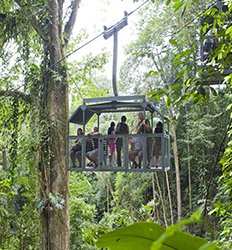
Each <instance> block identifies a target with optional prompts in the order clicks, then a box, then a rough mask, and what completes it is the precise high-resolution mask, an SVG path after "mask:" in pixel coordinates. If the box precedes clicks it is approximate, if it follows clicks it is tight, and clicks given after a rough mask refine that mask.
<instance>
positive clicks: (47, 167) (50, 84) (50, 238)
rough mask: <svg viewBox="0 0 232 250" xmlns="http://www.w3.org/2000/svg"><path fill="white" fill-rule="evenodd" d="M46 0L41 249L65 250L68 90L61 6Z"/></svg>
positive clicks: (67, 231) (66, 230)
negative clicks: (47, 17)
mask: <svg viewBox="0 0 232 250" xmlns="http://www.w3.org/2000/svg"><path fill="white" fill-rule="evenodd" d="M59 2H60V1H56V0H48V9H49V17H50V22H49V27H48V41H44V49H45V59H44V63H43V67H44V69H43V80H42V92H41V103H40V107H39V109H40V111H41V112H40V113H41V117H40V119H41V126H40V127H41V128H42V132H41V133H42V134H41V137H42V139H41V149H40V163H39V170H40V173H39V176H40V183H41V189H40V192H41V202H42V203H43V210H42V213H41V224H42V246H41V249H42V250H68V249H69V216H68V204H67V203H68V150H67V149H68V141H67V139H68V137H67V135H68V88H67V79H66V70H65V68H64V67H62V65H61V63H60V60H61V59H62V57H63V50H62V47H63V46H62V44H61V41H62V34H61V28H60V25H61V23H62V20H61V15H60V13H62V10H61V8H62V6H59Z"/></svg>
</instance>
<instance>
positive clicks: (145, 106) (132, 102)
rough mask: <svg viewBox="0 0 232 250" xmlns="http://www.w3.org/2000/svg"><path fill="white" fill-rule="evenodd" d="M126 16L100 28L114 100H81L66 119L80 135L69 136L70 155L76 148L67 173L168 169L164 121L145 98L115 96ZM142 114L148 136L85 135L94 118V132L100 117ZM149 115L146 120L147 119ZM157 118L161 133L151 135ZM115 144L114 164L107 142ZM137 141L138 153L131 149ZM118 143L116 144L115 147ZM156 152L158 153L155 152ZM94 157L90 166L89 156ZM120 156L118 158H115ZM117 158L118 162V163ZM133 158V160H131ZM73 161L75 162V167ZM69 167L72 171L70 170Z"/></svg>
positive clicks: (154, 106)
mask: <svg viewBox="0 0 232 250" xmlns="http://www.w3.org/2000/svg"><path fill="white" fill-rule="evenodd" d="M127 17H128V14H127V12H125V13H124V18H123V19H121V21H119V22H117V23H116V24H115V25H113V26H110V27H109V28H107V27H104V32H103V33H104V34H103V37H104V38H105V39H108V38H110V37H112V36H113V42H114V43H113V68H112V85H113V92H114V95H115V96H114V97H102V98H91V99H84V100H83V105H81V106H80V107H78V108H77V109H76V111H75V112H74V113H73V115H72V116H71V117H70V122H71V123H75V124H78V125H82V126H83V134H82V135H79V136H78V138H77V136H76V135H75V136H70V140H69V142H70V143H69V145H70V150H71V151H72V148H73V146H74V145H75V144H76V145H77V150H76V151H72V152H71V159H70V164H71V165H72V166H70V167H71V169H75V170H76V171H113V172H117V171H123V172H151V171H156V170H168V169H169V168H170V139H169V133H168V132H166V131H167V130H165V126H164V125H165V124H164V117H163V115H162V114H161V112H159V110H158V109H157V107H156V105H155V104H154V103H152V102H149V101H147V100H146V98H145V96H118V91H117V81H116V80H117V79H116V78H117V54H118V32H119V31H120V30H121V29H122V28H124V27H125V26H126V25H127V24H128V21H127ZM115 112H118V113H121V114H122V115H124V114H125V113H126V112H143V114H144V115H143V117H144V118H145V117H149V118H150V120H151V122H150V123H151V128H152V129H151V132H150V133H139V134H138V133H136V134H120V133H116V134H114V135H105V134H97V135H96V134H91V135H86V133H85V132H86V129H85V128H86V124H87V123H88V121H89V120H90V119H91V117H93V116H94V115H97V117H98V126H97V127H98V130H99V127H100V116H101V114H103V113H115ZM148 113H149V116H147V115H148ZM155 115H157V116H158V117H159V118H160V119H161V121H162V126H163V129H162V132H160V133H154V129H153V117H154V116H155ZM112 140H113V141H115V144H116V147H118V146H119V145H120V150H118V149H119V148H116V149H117V150H116V151H117V155H116V157H117V158H118V159H117V161H115V160H113V159H112V155H111V157H109V155H110V154H109V152H108V145H109V141H112ZM90 141H92V142H93V141H94V142H95V149H94V150H92V151H93V152H92V151H88V145H89V142H90ZM136 141H137V142H138V141H139V144H140V145H141V146H140V148H139V150H138V148H137V150H134V148H133V146H134V145H135V144H136ZM118 142H120V143H118ZM117 145H118V146H117ZM157 149H158V150H157ZM90 152H92V153H91V154H93V155H94V164H92V163H93V162H91V161H93V155H92V156H91V155H90ZM119 155H120V157H118V156H119ZM119 158H120V161H119ZM132 158H133V159H132ZM76 161H78V166H77V163H76ZM72 167H73V168H72Z"/></svg>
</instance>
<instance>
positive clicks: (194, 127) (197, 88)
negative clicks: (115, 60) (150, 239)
mask: <svg viewBox="0 0 232 250" xmlns="http://www.w3.org/2000/svg"><path fill="white" fill-rule="evenodd" d="M84 1H85V0H82V1H81V0H72V1H71V0H70V1H69V0H67V1H66V0H37V1H35V0H1V2H0V65H1V71H0V128H1V129H0V249H2V250H5V249H9V250H14V249H21V250H27V249H28V250H30V249H33V250H35V249H43V250H48V249H49V250H67V249H73V250H74V249H80V250H91V249H99V248H97V247H96V242H97V240H98V239H99V237H100V236H102V235H103V234H105V233H107V232H110V231H112V230H113V229H116V228H121V227H124V226H128V225H131V224H133V223H135V222H141V221H153V222H155V223H158V224H160V225H162V226H164V227H168V226H170V225H172V224H175V223H180V221H181V220H182V219H184V218H193V217H194V215H193V216H192V217H191V215H192V214H193V213H194V212H195V211H198V212H197V215H196V213H195V217H197V218H195V217H194V218H195V219H189V222H188V223H186V224H187V225H185V226H184V228H185V230H186V231H188V232H190V233H191V234H194V235H197V236H201V237H203V238H205V239H207V240H209V241H214V242H215V243H216V244H217V245H218V247H219V249H225V250H229V249H232V147H231V143H232V141H231V134H232V130H231V114H232V110H231V109H232V105H231V103H232V93H231V90H232V85H231V84H232V68H231V61H232V53H231V50H232V42H231V40H232V26H231V23H232V21H231V20H232V14H231V13H232V1H231V0H227V1H219V0H217V1H210V0H209V1H208V0H206V1H203V0H172V1H161V0H153V1H147V3H146V4H145V5H143V7H142V8H140V9H139V11H138V12H137V15H138V22H137V26H136V32H137V34H136V39H135V40H134V41H133V42H131V43H130V44H129V46H128V47H127V48H126V51H125V54H126V56H125V58H124V61H123V67H121V69H120V77H119V93H121V94H122V93H123V94H125V93H126V94H128V95H129V94H130V95H134V94H139V95H141V94H145V95H146V96H147V97H148V98H149V99H150V100H152V101H154V102H156V103H163V104H165V105H164V106H165V107H164V112H165V118H166V119H167V120H168V121H169V125H170V137H171V169H170V171H167V172H162V171H160V172H154V173H130V174H128V173H110V172H109V173H104V172H100V173H95V172H89V173H77V172H75V171H69V165H68V161H69V152H68V150H67V148H68V140H67V138H68V134H69V130H70V133H73V132H74V133H75V128H74V127H70V129H69V124H68V117H69V116H70V115H71V113H72V112H73V111H74V110H75V109H76V107H77V106H78V105H79V104H80V103H81V102H82V98H85V97H100V96H109V95H112V94H111V93H112V90H111V87H110V86H111V85H110V83H109V82H110V81H109V79H107V77H106V75H107V74H106V73H105V71H106V69H107V67H106V65H107V63H108V62H109V60H110V53H109V52H108V51H99V53H98V54H97V55H96V54H92V53H91V52H90V53H89V54H87V55H85V56H82V57H78V59H77V60H74V59H72V60H68V59H67V58H66V55H68V54H69V53H70V52H72V51H73V50H74V49H75V48H77V47H78V45H81V44H82V43H83V42H85V39H86V37H87V36H88V35H87V34H85V33H81V34H77V37H74V36H71V34H72V30H73V27H74V25H75V21H76V20H77V24H76V25H78V12H79V11H81V3H82V2H84ZM140 3H142V1H135V6H137V5H138V4H140ZM89 8H91V6H89ZM89 22H94V20H91V18H90V20H89ZM76 53H77V54H78V53H79V51H77V52H76ZM118 119H119V116H109V115H105V116H104V119H102V120H103V125H102V127H103V129H106V128H107V126H108V125H109V123H110V121H111V120H115V121H117V120H118ZM128 120H129V121H128V123H130V124H133V116H130V115H128ZM95 123H96V120H94V119H93V120H91V121H90V124H89V125H88V127H87V130H91V129H92V127H93V126H94V124H95ZM187 220H188V219H187ZM190 222H191V224H189V223H190ZM193 222H194V223H193ZM155 247H157V248H155ZM158 247H159V246H154V248H152V249H159V248H158ZM117 249H118V248H117ZM182 249H185V248H184V247H183V248H182ZM202 249H203V248H202ZM204 249H214V248H204Z"/></svg>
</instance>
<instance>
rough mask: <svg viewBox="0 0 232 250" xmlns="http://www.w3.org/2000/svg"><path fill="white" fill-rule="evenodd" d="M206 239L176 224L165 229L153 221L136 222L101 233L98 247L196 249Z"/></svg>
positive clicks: (113, 248)
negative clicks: (186, 231) (189, 232)
mask: <svg viewBox="0 0 232 250" xmlns="http://www.w3.org/2000/svg"><path fill="white" fill-rule="evenodd" d="M206 243H207V241H206V240H204V239H202V238H199V237H196V236H192V235H190V234H188V233H184V232H181V231H179V227H178V226H171V227H170V228H168V229H167V230H165V229H164V228H163V227H161V226H160V225H157V224H154V223H147V222H143V223H136V224H134V225H131V226H128V227H125V228H121V229H117V230H115V231H113V232H110V233H107V234H105V235H103V236H102V237H101V238H100V239H99V240H98V242H97V246H98V247H104V248H105V247H107V248H109V249H110V250H135V249H136V250H151V249H152V250H158V249H159V250H187V249H188V250H198V249H199V248H200V247H202V246H204V245H205V244H206Z"/></svg>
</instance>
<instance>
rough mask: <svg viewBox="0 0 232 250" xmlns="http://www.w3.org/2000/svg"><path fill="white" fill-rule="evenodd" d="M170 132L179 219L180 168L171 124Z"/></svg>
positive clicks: (179, 217)
mask: <svg viewBox="0 0 232 250" xmlns="http://www.w3.org/2000/svg"><path fill="white" fill-rule="evenodd" d="M171 132H172V137H173V142H172V148H173V155H174V162H175V171H176V194H177V218H178V220H180V219H181V216H182V208H181V183H180V166H179V155H178V148H177V138H176V126H175V124H171Z"/></svg>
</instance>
